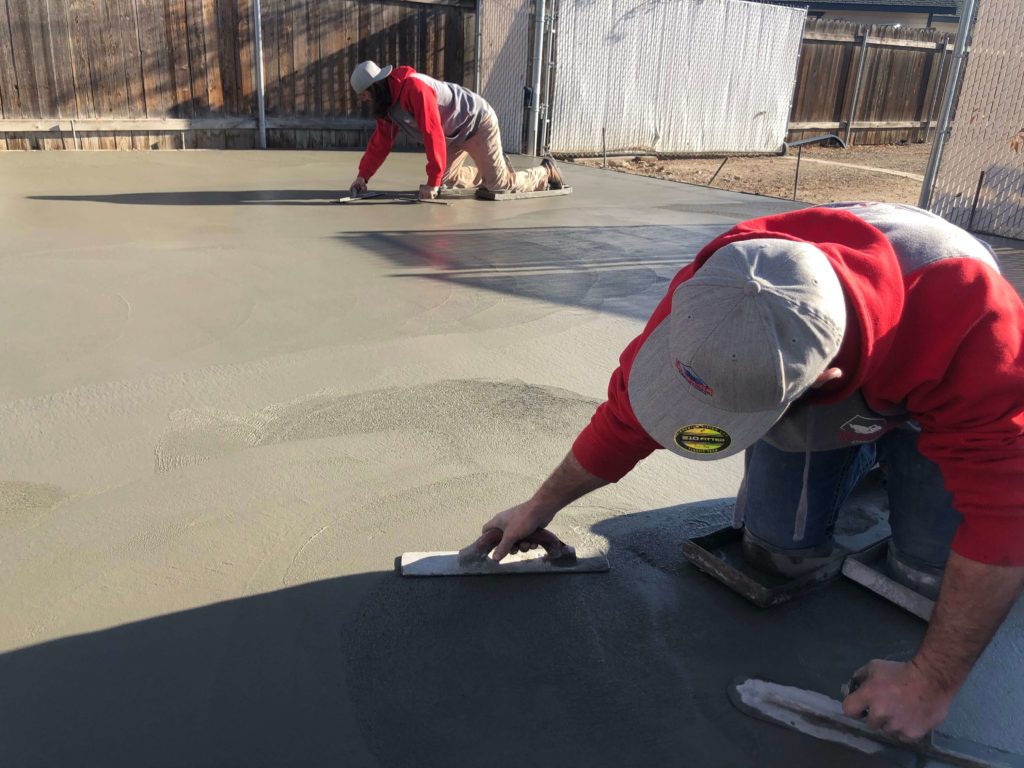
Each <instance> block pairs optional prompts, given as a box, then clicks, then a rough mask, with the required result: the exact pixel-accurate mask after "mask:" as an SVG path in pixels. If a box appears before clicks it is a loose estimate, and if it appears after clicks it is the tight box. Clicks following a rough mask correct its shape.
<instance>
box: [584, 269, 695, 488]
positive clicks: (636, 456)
mask: <svg viewBox="0 0 1024 768" xmlns="http://www.w3.org/2000/svg"><path fill="white" fill-rule="evenodd" d="M693 271H694V265H693V264H690V265H688V266H686V267H684V268H683V269H681V270H680V271H679V272H678V273H677V274H676V276H675V277H674V278H673V280H672V283H671V284H670V285H669V288H668V291H667V292H666V293H665V295H664V297H662V299H661V301H660V302H659V303H658V306H657V308H656V309H655V310H654V313H653V314H652V315H651V317H650V319H649V320H648V321H647V327H645V328H644V331H643V333H641V334H640V335H639V336H637V337H636V338H635V339H633V341H631V342H630V343H629V346H627V347H626V349H625V350H623V352H622V355H620V356H619V367H618V368H616V369H615V372H614V373H612V378H611V381H609V382H608V399H607V400H606V401H605V402H604V403H602V404H601V405H600V406H598V409H597V411H596V412H595V413H594V415H593V417H592V418H591V419H590V423H589V424H588V425H587V426H586V427H584V429H583V431H582V432H580V434H579V436H578V437H577V438H576V441H575V442H574V443H573V446H572V453H573V456H575V457H576V460H577V461H578V462H579V463H580V464H581V465H582V466H583V468H584V469H585V470H587V471H588V472H589V473H590V474H592V475H595V476H597V477H600V478H601V479H602V480H607V481H608V482H609V483H615V482H618V481H619V480H621V479H622V478H623V477H624V476H625V475H626V474H627V473H628V472H629V471H630V470H631V469H633V467H635V466H636V464H637V462H638V461H640V460H641V459H645V458H647V457H648V456H649V455H651V453H653V452H654V451H655V450H657V449H658V448H661V445H659V444H658V443H657V442H655V441H654V439H653V438H651V437H650V435H648V434H647V432H645V431H644V428H643V427H641V426H640V422H639V421H637V419H636V416H635V415H634V414H633V408H632V406H631V405H630V404H629V391H628V389H627V386H628V383H629V371H630V369H631V368H632V367H633V359H634V358H635V357H636V353H637V351H638V350H639V349H640V347H641V346H642V345H643V343H644V340H646V339H647V337H648V336H650V335H651V333H652V332H653V331H654V329H655V328H657V327H658V324H659V323H661V321H662V320H664V319H665V318H666V317H667V316H668V313H669V312H670V311H671V309H672V294H673V293H674V292H675V290H676V287H677V286H678V285H679V284H680V283H682V282H684V281H686V280H689V279H690V276H691V275H693Z"/></svg>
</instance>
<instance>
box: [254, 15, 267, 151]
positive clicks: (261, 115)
mask: <svg viewBox="0 0 1024 768" xmlns="http://www.w3.org/2000/svg"><path fill="white" fill-rule="evenodd" d="M252 16H253V45H255V47H256V52H255V53H256V55H255V56H254V57H253V58H254V59H255V60H256V137H257V140H256V146H257V147H258V148H259V149H266V148H267V110H266V104H265V102H264V87H265V86H264V83H263V13H262V12H261V11H260V0H252Z"/></svg>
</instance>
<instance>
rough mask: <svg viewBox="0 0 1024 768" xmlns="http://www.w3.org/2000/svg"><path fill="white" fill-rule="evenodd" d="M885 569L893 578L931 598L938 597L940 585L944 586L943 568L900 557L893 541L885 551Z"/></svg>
mask: <svg viewBox="0 0 1024 768" xmlns="http://www.w3.org/2000/svg"><path fill="white" fill-rule="evenodd" d="M885 570H886V572H887V573H888V574H889V575H890V576H891V577H892V578H893V580H895V581H898V582H899V583H900V584H902V585H903V586H905V587H909V588H910V589H912V590H914V591H915V592H917V593H918V594H919V595H923V596H924V597H927V598H928V599H929V600H936V599H938V597H939V587H941V586H942V570H941V569H939V568H930V567H928V566H919V565H911V564H910V563H909V562H907V561H906V559H904V558H901V557H900V554H899V552H897V551H896V548H895V547H894V546H893V545H892V542H891V541H890V542H889V547H888V548H887V550H886V553H885Z"/></svg>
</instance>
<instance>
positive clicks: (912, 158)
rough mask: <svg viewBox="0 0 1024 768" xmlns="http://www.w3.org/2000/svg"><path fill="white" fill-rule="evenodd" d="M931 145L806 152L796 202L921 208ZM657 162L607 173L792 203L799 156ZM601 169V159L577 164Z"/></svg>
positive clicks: (643, 160)
mask: <svg viewBox="0 0 1024 768" xmlns="http://www.w3.org/2000/svg"><path fill="white" fill-rule="evenodd" d="M930 151H931V144H930V143H929V144H893V145H882V146H854V147H852V148H850V149H840V148H832V147H821V146H813V147H810V146H809V147H804V148H803V155H802V157H801V160H800V176H799V180H798V182H797V189H796V199H797V200H802V201H804V202H808V203H831V202H837V201H841V200H878V201H880V202H889V203H910V204H911V205H917V203H918V197H919V195H920V193H921V183H922V181H923V178H924V172H925V167H926V166H927V164H928V154H929V152H930ZM722 159H723V158H721V157H718V158H714V157H702V158H689V159H679V160H677V159H671V160H669V159H659V158H657V157H655V156H654V155H640V156H633V157H610V158H608V167H609V168H612V169H615V170H618V171H624V172H626V173H636V174H640V175H642V176H653V177H656V178H659V179H668V180H670V181H682V182H686V183H688V184H705V185H706V184H708V182H709V181H710V180H711V179H712V177H713V176H715V172H716V171H718V176H717V177H716V178H715V180H714V184H712V185H711V186H713V187H716V188H719V189H728V190H731V191H733V192H749V193H753V194H757V195H769V196H771V197H782V198H786V199H793V184H794V180H795V178H796V170H797V151H796V150H795V149H794V150H790V153H789V154H788V155H784V156H778V155H775V156H768V157H764V156H760V157H730V158H728V160H726V162H725V165H724V166H723V167H722V168H721V170H720V171H719V170H718V169H719V166H721V165H722ZM574 162H576V163H579V164H584V165H590V166H597V167H600V166H602V165H603V164H604V159H603V158H576V159H575V161H574Z"/></svg>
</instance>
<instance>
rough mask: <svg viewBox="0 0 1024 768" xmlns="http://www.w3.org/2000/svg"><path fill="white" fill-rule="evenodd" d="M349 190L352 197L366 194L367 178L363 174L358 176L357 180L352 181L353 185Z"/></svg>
mask: <svg viewBox="0 0 1024 768" xmlns="http://www.w3.org/2000/svg"><path fill="white" fill-rule="evenodd" d="M348 191H349V194H350V195H352V197H355V196H356V195H365V194H366V179H364V178H363V177H362V176H356V180H355V181H353V182H352V186H351V187H349V188H348Z"/></svg>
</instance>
